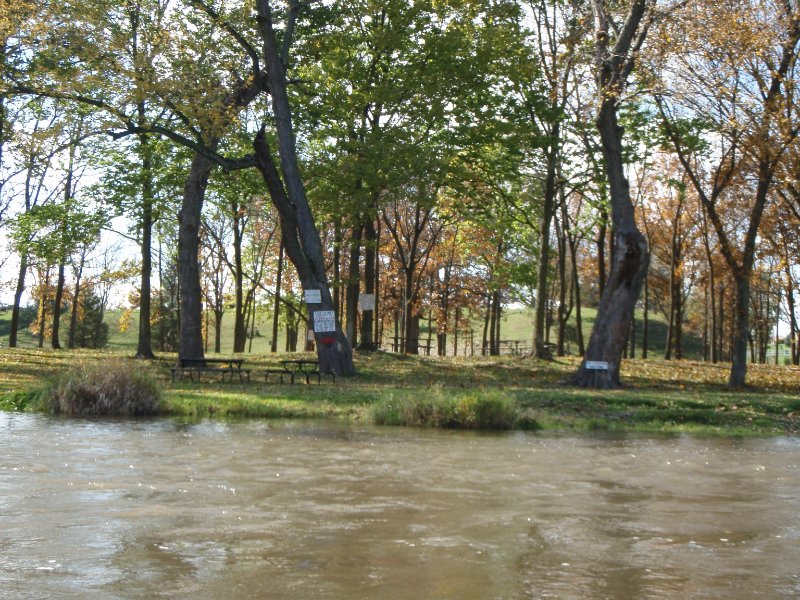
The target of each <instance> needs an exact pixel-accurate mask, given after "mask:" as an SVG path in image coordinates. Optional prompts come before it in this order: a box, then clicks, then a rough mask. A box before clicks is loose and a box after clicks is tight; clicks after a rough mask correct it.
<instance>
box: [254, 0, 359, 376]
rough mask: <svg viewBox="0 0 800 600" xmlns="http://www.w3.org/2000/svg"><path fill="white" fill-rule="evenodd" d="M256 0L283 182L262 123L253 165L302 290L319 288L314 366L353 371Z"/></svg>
mask: <svg viewBox="0 0 800 600" xmlns="http://www.w3.org/2000/svg"><path fill="white" fill-rule="evenodd" d="M256 5H257V12H258V16H257V18H256V21H257V23H258V26H259V30H260V33H261V39H262V41H263V43H264V44H263V51H264V59H265V63H266V67H267V79H268V82H269V95H270V98H271V100H272V111H273V114H274V120H275V128H276V132H277V137H278V155H279V156H280V166H281V173H282V175H283V178H282V181H281V177H280V176H279V173H278V170H277V168H276V167H275V164H274V162H273V161H272V157H271V155H270V152H269V148H268V147H267V142H266V139H265V137H264V129H263V128H262V130H261V131H260V132H259V134H258V136H257V137H256V140H255V144H254V147H255V150H256V164H257V167H258V168H259V171H261V174H262V177H263V178H264V181H265V183H266V184H267V187H268V189H269V192H270V198H271V199H272V202H273V203H274V204H275V207H276V208H277V209H278V213H279V215H280V219H281V229H282V231H283V235H284V242H285V243H286V254H287V255H288V256H289V259H290V260H291V261H292V263H293V264H294V266H295V269H296V270H297V274H298V276H299V278H300V282H301V284H302V286H303V290H304V291H305V290H319V293H320V301H319V302H311V303H308V313H309V319H310V321H311V324H312V325H313V326H314V338H315V340H316V342H317V356H318V358H319V368H320V370H321V371H323V372H333V373H336V374H339V375H355V372H356V370H355V366H354V365H353V351H352V348H351V346H350V342H349V340H348V339H347V337H346V336H345V335H344V333H343V332H342V326H341V323H340V322H339V319H338V318H336V314H337V313H336V308H337V307H335V306H334V304H333V298H332V297H331V293H330V287H329V285H328V278H327V276H326V274H325V263H324V260H323V254H322V242H321V240H320V236H319V231H318V230H317V226H316V224H315V223H314V218H313V215H312V214H311V208H310V207H309V205H308V199H307V197H306V191H305V187H304V185H303V179H302V176H301V174H300V168H299V161H298V158H297V148H296V142H295V136H294V131H293V127H292V114H291V108H290V105H289V96H288V94H287V91H286V86H287V83H286V66H285V62H286V61H285V60H282V56H281V53H280V52H279V46H278V44H277V41H276V39H275V31H274V30H273V23H272V9H271V7H270V3H269V0H257V3H256ZM289 35H290V34H289V33H288V32H284V40H283V43H284V47H286V48H288V43H287V42H288V41H290V37H289ZM287 52H288V50H287ZM284 54H285V53H284ZM331 311H333V313H334V314H333V320H332V321H333V322H332V323H331V320H330V319H328V317H329V316H331V315H330V312H331Z"/></svg>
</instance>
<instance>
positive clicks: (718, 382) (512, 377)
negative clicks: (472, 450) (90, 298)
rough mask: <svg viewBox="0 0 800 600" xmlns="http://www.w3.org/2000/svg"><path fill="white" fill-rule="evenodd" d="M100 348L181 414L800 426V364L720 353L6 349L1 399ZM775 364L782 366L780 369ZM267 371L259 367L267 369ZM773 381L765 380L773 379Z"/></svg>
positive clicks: (411, 422)
mask: <svg viewBox="0 0 800 600" xmlns="http://www.w3.org/2000/svg"><path fill="white" fill-rule="evenodd" d="M98 360H101V361H102V360H114V361H119V360H125V361H130V363H129V364H130V365H131V368H132V369H136V370H139V371H141V370H145V371H149V372H150V373H151V375H152V377H153V378H154V379H155V380H157V381H158V383H159V387H160V390H161V404H160V410H159V414H160V415H162V416H168V417H175V418H183V419H207V418H211V419H231V420H235V419H253V418H254V419H287V418H288V419H334V420H344V421H353V422H362V423H375V424H379V425H405V426H415V427H440V428H449V429H473V430H552V431H614V432H642V433H692V434H702V435H732V436H743V435H754V436H762V435H797V434H798V433H799V432H800V385H797V382H800V370H797V369H796V368H792V367H775V370H766V369H759V368H755V369H752V370H751V372H752V376H753V379H754V380H755V381H756V382H757V383H758V384H759V385H756V386H753V387H752V388H749V389H747V390H744V391H742V390H730V389H728V388H727V387H726V386H725V385H724V383H723V381H724V372H725V371H724V369H725V367H724V366H722V365H708V364H706V363H691V362H688V361H681V362H680V363H678V362H674V361H673V362H667V361H641V360H640V361H626V363H625V367H624V370H623V377H624V379H625V383H626V386H625V387H624V388H623V389H620V390H611V391H608V390H584V389H578V388H573V387H570V386H566V385H564V384H563V383H561V382H563V381H564V380H565V379H566V376H567V375H568V374H569V373H570V372H571V370H572V369H574V367H575V366H576V365H577V359H576V358H571V357H568V358H565V359H559V360H558V361H555V362H544V361H536V360H533V359H528V358H518V357H475V358H471V359H452V358H444V359H441V358H433V357H430V358H429V357H403V356H398V355H392V354H387V353H373V354H369V355H359V356H358V357H357V366H358V368H359V375H358V376H357V377H355V378H351V379H344V380H341V379H340V380H337V382H336V383H335V384H333V383H330V382H323V383H322V384H321V385H317V384H316V383H314V384H311V385H305V384H295V385H291V384H284V385H282V384H280V383H277V384H276V383H266V382H264V381H263V378H259V376H258V374H259V371H260V370H262V369H264V368H267V367H269V366H270V364H271V363H272V362H273V360H274V359H272V358H271V357H253V358H251V357H248V363H251V364H249V365H248V366H250V367H251V378H252V381H251V382H250V383H243V384H242V383H238V382H237V383H225V384H221V383H219V382H216V381H208V382H203V383H197V382H175V383H173V382H171V381H170V373H169V368H170V366H171V365H172V364H174V357H171V356H165V357H162V358H161V359H159V360H156V361H153V362H150V363H144V362H142V361H135V362H134V360H133V359H132V358H130V357H125V356H123V355H121V354H120V353H113V352H111V353H109V352H102V353H98V352H89V351H83V352H76V353H64V352H54V351H47V350H24V351H16V352H15V351H12V350H9V349H2V350H0V384H2V387H0V409H3V410H26V411H42V410H44V406H45V402H44V401H43V397H44V395H45V394H46V391H47V390H48V389H49V387H50V386H52V384H53V382H54V381H56V380H57V379H58V377H62V376H63V374H64V373H65V372H69V370H70V369H76V368H80V366H81V365H82V364H96V363H97V361H98ZM776 373H777V374H778V375H779V376H780V377H778V376H777V375H776ZM262 377H263V376H262ZM768 386H769V387H768Z"/></svg>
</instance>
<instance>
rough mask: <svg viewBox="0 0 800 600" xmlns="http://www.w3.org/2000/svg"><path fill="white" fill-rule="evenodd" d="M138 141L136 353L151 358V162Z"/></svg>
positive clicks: (143, 139) (144, 142)
mask: <svg viewBox="0 0 800 600" xmlns="http://www.w3.org/2000/svg"><path fill="white" fill-rule="evenodd" d="M142 118H144V117H142ZM139 144H140V150H141V156H142V279H141V284H140V294H139V296H140V299H139V340H138V343H137V346H136V356H137V358H147V359H150V358H154V357H155V355H154V354H153V335H152V329H151V325H150V316H151V301H150V300H151V299H150V296H151V292H150V279H151V276H152V273H153V256H152V238H153V196H154V191H153V164H152V156H151V152H150V147H149V141H148V140H147V137H146V136H141V138H140V141H139Z"/></svg>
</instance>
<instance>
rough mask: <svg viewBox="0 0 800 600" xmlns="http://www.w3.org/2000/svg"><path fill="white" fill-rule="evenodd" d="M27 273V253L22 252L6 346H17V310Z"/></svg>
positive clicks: (18, 309)
mask: <svg viewBox="0 0 800 600" xmlns="http://www.w3.org/2000/svg"><path fill="white" fill-rule="evenodd" d="M27 274H28V253H27V252H23V253H22V254H21V255H20V259H19V273H18V274H17V287H16V289H15V290H14V306H13V308H12V309H11V332H10V333H9V334H8V347H9V348H16V347H17V331H18V330H19V312H20V308H21V306H20V305H21V303H22V294H23V293H24V292H25V276H26V275H27Z"/></svg>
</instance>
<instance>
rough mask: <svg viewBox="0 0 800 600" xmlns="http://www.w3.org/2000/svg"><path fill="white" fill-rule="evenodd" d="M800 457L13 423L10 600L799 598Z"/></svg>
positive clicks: (716, 444)
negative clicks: (19, 599)
mask: <svg viewBox="0 0 800 600" xmlns="http://www.w3.org/2000/svg"><path fill="white" fill-rule="evenodd" d="M798 465H800V439H797V438H786V437H767V438H723V437H694V436H643V435H611V434H604V435H600V434H598V435H589V434H554V433H545V434H542V433H538V434H535V433H504V434H477V433H470V432H452V431H428V430H415V429H399V428H398V429H395V428H373V427H368V426H360V425H353V424H335V423H334V424H331V423H316V422H304V421H294V422H283V421H280V422H270V421H248V422H236V423H225V422H213V421H205V422H200V423H194V424H186V423H181V422H178V421H172V420H153V421H86V420H64V419H55V418H49V417H45V416H41V415H26V414H16V413H2V412H0V597H2V598H14V599H17V598H36V599H39V598H104V599H105V598H126V599H127V598H162V597H163V598H193V599H195V600H200V599H205V598H220V599H222V598H232V599H241V598H245V599H246V598H292V599H306V598H345V599H361V598H377V599H384V598H390V599H394V598H397V599H401V598H411V599H414V600H422V599H427V598H454V599H456V598H457V599H481V600H484V599H490V598H558V599H597V598H611V599H634V598H635V599H638V598H670V599H673V598H720V599H723V598H724V599H726V600H731V599H738V598H741V599H745V598H747V599H750V598H769V599H776V598H797V597H800V468H798Z"/></svg>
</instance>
